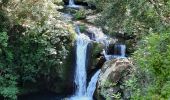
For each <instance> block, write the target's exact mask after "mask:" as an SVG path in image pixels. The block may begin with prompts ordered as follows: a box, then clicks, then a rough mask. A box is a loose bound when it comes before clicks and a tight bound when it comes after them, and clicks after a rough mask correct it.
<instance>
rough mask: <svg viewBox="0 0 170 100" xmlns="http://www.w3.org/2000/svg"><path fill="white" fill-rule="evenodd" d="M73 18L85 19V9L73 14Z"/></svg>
mask: <svg viewBox="0 0 170 100" xmlns="http://www.w3.org/2000/svg"><path fill="white" fill-rule="evenodd" d="M74 18H75V19H77V20H81V19H85V18H86V12H85V9H80V10H78V11H77V12H76V13H75V14H74Z"/></svg>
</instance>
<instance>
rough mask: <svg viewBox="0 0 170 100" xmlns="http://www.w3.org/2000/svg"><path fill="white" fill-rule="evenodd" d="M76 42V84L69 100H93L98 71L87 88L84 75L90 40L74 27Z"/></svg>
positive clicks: (85, 75) (85, 74)
mask: <svg viewBox="0 0 170 100" xmlns="http://www.w3.org/2000/svg"><path fill="white" fill-rule="evenodd" d="M76 32H77V33H78V35H77V40H76V70H75V79H74V82H75V84H76V90H75V94H74V95H73V96H72V97H71V98H69V100H93V99H92V98H93V93H94V91H95V89H96V83H97V79H98V75H99V73H100V70H99V71H97V72H96V73H95V74H94V76H93V77H92V78H91V81H90V83H89V86H88V88H86V86H87V85H86V84H87V81H86V80H87V73H86V53H87V46H88V44H89V43H90V38H89V37H88V36H86V35H84V34H81V33H80V30H79V27H78V26H77V27H76Z"/></svg>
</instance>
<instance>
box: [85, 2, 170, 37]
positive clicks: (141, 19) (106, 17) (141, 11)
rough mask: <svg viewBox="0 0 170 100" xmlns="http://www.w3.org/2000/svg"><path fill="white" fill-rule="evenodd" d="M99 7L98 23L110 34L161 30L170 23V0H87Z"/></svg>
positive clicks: (138, 34)
mask: <svg viewBox="0 0 170 100" xmlns="http://www.w3.org/2000/svg"><path fill="white" fill-rule="evenodd" d="M87 1H88V2H89V3H90V4H93V5H95V6H96V7H97V10H98V11H100V13H101V15H102V16H101V17H100V20H98V23H99V24H100V25H101V26H103V27H104V28H106V29H107V30H108V31H109V33H110V34H113V33H116V32H123V33H124V32H125V33H129V34H135V35H137V36H138V37H140V36H141V34H148V33H150V32H152V31H153V32H161V31H163V30H166V29H167V28H168V27H169V26H170V25H169V23H170V22H169V21H170V20H169V13H170V12H169V11H170V9H169V8H170V1H169V0H149V1H146V0H135V1H134V0H87Z"/></svg>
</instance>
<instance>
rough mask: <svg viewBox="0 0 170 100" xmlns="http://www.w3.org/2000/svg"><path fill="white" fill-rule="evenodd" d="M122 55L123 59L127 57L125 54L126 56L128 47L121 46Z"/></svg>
mask: <svg viewBox="0 0 170 100" xmlns="http://www.w3.org/2000/svg"><path fill="white" fill-rule="evenodd" d="M120 48H121V49H120V54H121V57H125V54H126V46H125V45H120Z"/></svg>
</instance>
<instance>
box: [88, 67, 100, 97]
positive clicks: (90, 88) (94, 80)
mask: <svg viewBox="0 0 170 100" xmlns="http://www.w3.org/2000/svg"><path fill="white" fill-rule="evenodd" d="M100 71H101V70H98V71H97V72H96V73H95V74H94V76H93V77H92V78H91V80H90V82H89V85H88V87H87V96H88V97H93V94H94V91H95V89H96V83H97V79H98V76H99V74H100Z"/></svg>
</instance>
